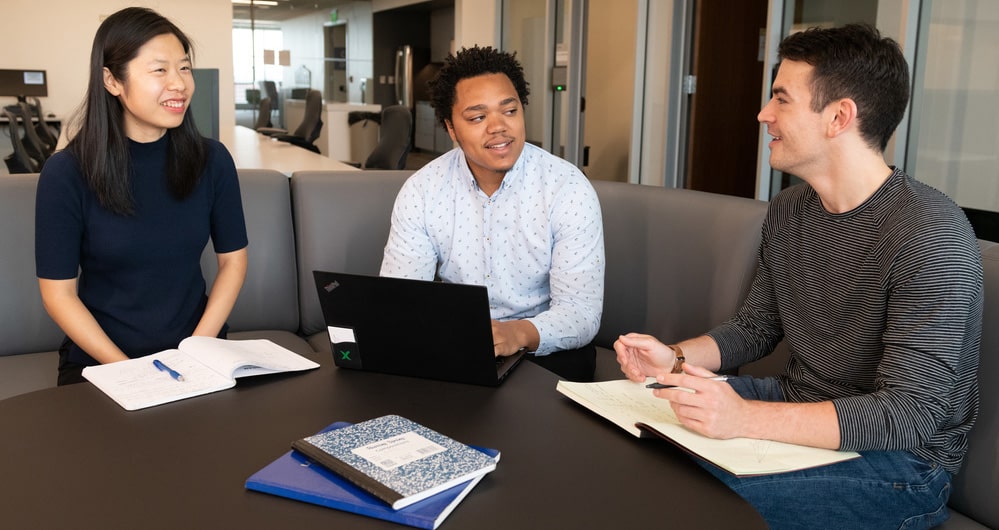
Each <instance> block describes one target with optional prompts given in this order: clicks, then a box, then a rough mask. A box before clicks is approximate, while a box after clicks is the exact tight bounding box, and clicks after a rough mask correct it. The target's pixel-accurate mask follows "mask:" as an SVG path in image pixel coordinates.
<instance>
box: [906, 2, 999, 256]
mask: <svg viewBox="0 0 999 530" xmlns="http://www.w3.org/2000/svg"><path fill="white" fill-rule="evenodd" d="M922 10H923V11H922V14H921V16H920V20H921V21H922V22H921V27H920V31H919V33H920V38H919V53H918V54H917V60H916V64H915V67H914V69H913V74H914V75H913V77H914V81H915V83H914V84H915V88H914V90H913V107H912V121H911V125H910V132H909V143H908V145H909V149H908V151H907V156H906V169H907V170H908V172H909V173H910V174H911V175H913V176H914V177H915V178H917V179H919V180H921V181H923V182H925V183H927V184H929V185H931V186H933V187H935V188H937V189H939V190H940V191H943V192H944V193H946V194H947V195H948V196H950V197H951V198H952V199H954V201H955V202H957V203H958V204H959V205H961V206H964V207H966V208H973V209H978V210H987V211H991V212H999V155H997V153H999V54H997V53H996V52H997V51H999V2H995V1H992V0H933V1H932V2H925V1H924V2H923V6H922ZM973 221H974V220H973ZM976 230H977V227H976ZM980 237H981V236H980Z"/></svg>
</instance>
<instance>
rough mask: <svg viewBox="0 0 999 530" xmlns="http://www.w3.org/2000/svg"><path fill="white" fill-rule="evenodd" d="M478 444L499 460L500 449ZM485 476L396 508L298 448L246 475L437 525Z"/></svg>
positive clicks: (313, 499) (269, 487)
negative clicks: (308, 456)
mask: <svg viewBox="0 0 999 530" xmlns="http://www.w3.org/2000/svg"><path fill="white" fill-rule="evenodd" d="M348 425H350V423H347V422H337V423H334V424H332V425H330V426H328V427H326V428H325V429H323V430H322V431H321V432H326V431H330V430H333V429H340V428H342V427H346V426H348ZM475 448H476V449H478V450H480V451H482V452H483V453H486V454H487V455H489V456H491V457H493V458H494V459H495V460H496V461H499V458H500V453H499V451H497V450H495V449H484V448H481V447H475ZM481 479H482V477H481V476H480V477H478V478H476V479H473V480H470V481H468V482H466V483H464V484H459V485H458V486H455V487H453V488H451V489H448V490H445V491H442V492H441V493H438V494H437V495H434V496H432V497H428V498H426V499H424V500H422V501H419V502H417V503H415V504H411V505H409V506H407V507H405V508H403V509H401V510H393V509H392V508H391V507H390V506H389V505H388V504H386V503H385V502H383V501H382V500H381V499H378V498H377V497H375V496H374V495H371V494H370V493H368V492H366V491H364V490H363V489H361V488H359V487H357V486H355V485H354V484H353V483H351V482H350V481H348V480H347V479H345V478H343V477H341V476H340V475H337V474H336V473H333V472H332V471H329V470H327V469H326V468H324V467H323V466H320V465H319V464H316V463H314V462H312V461H311V460H309V459H308V458H307V457H305V456H304V455H302V454H301V453H299V452H298V451H288V452H287V453H285V454H284V455H282V456H281V457H280V458H278V459H277V460H275V461H273V462H271V463H270V464H268V465H267V466H266V467H264V468H263V469H261V470H260V471H257V472H256V473H254V474H253V475H252V476H250V478H248V479H246V489H248V490H253V491H260V492H263V493H269V494H271V495H278V496H281V497H287V498H289V499H295V500H298V501H302V502H308V503H312V504H318V505H320V506H326V507H327V508H334V509H337V510H342V511H345V512H350V513H356V514H360V515H366V516H368V517H374V518H376V519H384V520H386V521H393V522H396V523H400V524H404V525H408V526H415V527H417V528H427V529H434V528H437V527H438V526H439V525H440V524H441V523H442V522H443V521H444V519H445V518H446V517H447V516H448V515H450V514H451V512H452V511H453V510H454V508H455V507H456V506H457V505H458V503H460V502H461V500H462V499H464V498H465V495H468V492H470V491H471V490H472V488H474V487H475V485H476V484H478V482H479V480H481Z"/></svg>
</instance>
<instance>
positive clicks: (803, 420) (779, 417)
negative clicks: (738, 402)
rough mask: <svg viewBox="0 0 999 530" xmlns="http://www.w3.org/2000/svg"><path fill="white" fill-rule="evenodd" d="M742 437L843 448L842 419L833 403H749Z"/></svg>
mask: <svg viewBox="0 0 999 530" xmlns="http://www.w3.org/2000/svg"><path fill="white" fill-rule="evenodd" d="M745 403H746V409H747V413H746V414H744V415H743V416H742V417H743V418H744V420H743V423H742V425H740V428H739V431H740V432H742V433H743V434H741V435H740V436H743V437H746V438H757V439H762V440H774V441H778V442H786V443H793V444H798V445H807V446H810V447H821V448H824V449H839V447H840V432H839V418H838V416H837V414H836V408H835V407H834V406H833V404H832V402H830V401H822V402H818V403H774V402H766V401H746V402H745Z"/></svg>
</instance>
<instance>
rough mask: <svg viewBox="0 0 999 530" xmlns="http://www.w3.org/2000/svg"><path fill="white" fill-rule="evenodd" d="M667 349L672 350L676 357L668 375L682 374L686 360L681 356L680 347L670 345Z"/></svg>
mask: <svg viewBox="0 0 999 530" xmlns="http://www.w3.org/2000/svg"><path fill="white" fill-rule="evenodd" d="M669 349H671V350H673V353H674V354H675V355H676V360H675V361H673V370H671V371H670V373H674V374H679V373H683V363H684V361H686V360H687V358H686V357H684V356H683V350H681V349H680V346H677V345H676V344H670V345H669Z"/></svg>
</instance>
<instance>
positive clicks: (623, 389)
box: [556, 379, 860, 476]
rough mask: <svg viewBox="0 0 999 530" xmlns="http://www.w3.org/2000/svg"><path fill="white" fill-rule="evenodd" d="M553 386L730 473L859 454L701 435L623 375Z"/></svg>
mask: <svg viewBox="0 0 999 530" xmlns="http://www.w3.org/2000/svg"><path fill="white" fill-rule="evenodd" d="M651 381H652V379H649V382H651ZM556 390H557V391H558V392H560V393H562V394H563V395H565V396H567V397H569V398H570V399H572V400H573V401H575V402H577V403H579V404H580V405H582V406H584V407H586V408H588V409H590V410H591V411H593V412H595V413H597V414H599V415H601V416H603V417H604V418H606V419H608V420H610V421H611V422H613V423H614V424H615V425H617V426H618V427H621V428H622V429H624V430H626V431H628V432H629V433H631V434H633V435H635V436H637V437H640V438H643V437H647V436H649V435H650V434H651V435H654V436H659V437H661V438H664V439H666V440H668V441H670V442H673V443H675V444H676V445H678V446H679V447H680V448H681V449H684V450H685V451H688V452H690V453H693V454H695V455H697V456H699V457H701V458H703V459H705V460H707V461H709V462H711V463H713V464H715V465H716V466H718V467H720V468H722V469H724V470H726V471H728V472H729V473H732V474H733V475H740V476H749V475H767V474H773V473H784V472H787V471H795V470H798V469H806V468H810V467H818V466H824V465H828V464H833V463H836V462H841V461H844V460H850V459H852V458H858V457H860V454H858V453H855V452H850V451H833V450H831V449H819V448H817V447H807V446H804V445H795V444H788V443H782V442H774V441H770V440H755V439H750V438H732V439H729V440H717V439H714V438H708V437H706V436H702V435H700V434H697V433H695V432H694V431H691V430H689V429H687V428H686V427H684V426H683V425H681V424H680V420H678V419H677V417H676V415H675V414H673V409H672V408H671V407H670V405H669V401H667V400H665V399H661V398H657V397H656V396H655V395H653V394H652V391H651V390H649V389H647V388H646V387H645V383H636V382H633V381H629V380H627V379H619V380H615V381H603V382H599V383H572V382H568V381H559V382H558V385H557V386H556Z"/></svg>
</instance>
